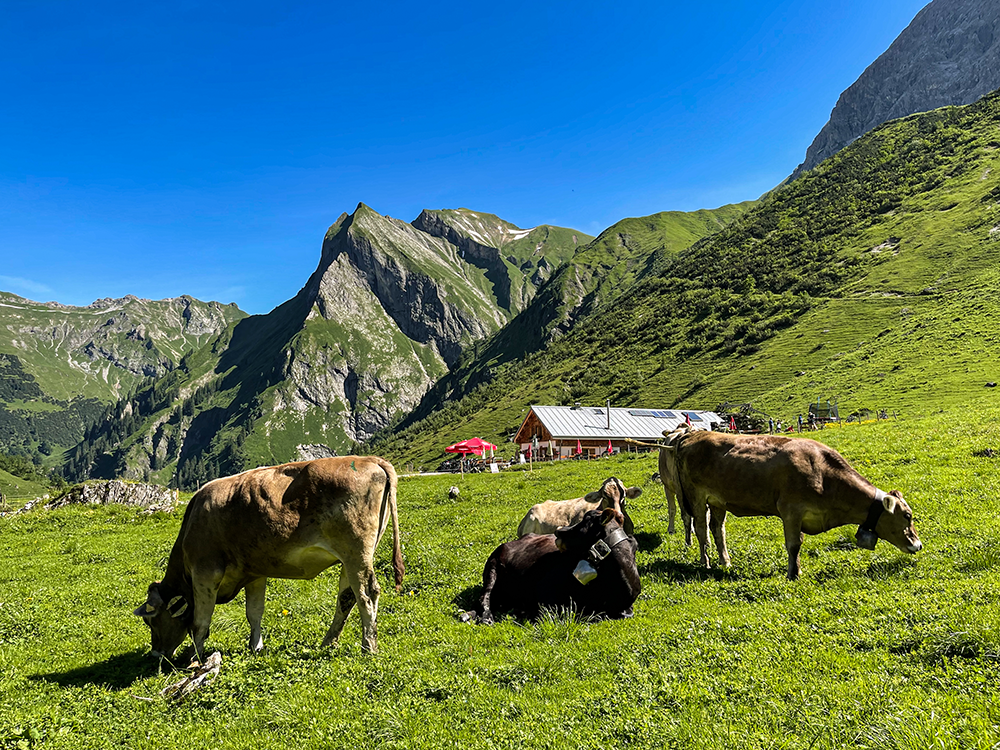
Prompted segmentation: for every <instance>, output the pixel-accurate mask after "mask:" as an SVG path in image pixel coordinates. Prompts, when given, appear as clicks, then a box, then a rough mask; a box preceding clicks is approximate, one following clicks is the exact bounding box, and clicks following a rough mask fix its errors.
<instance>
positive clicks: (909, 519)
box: [856, 490, 924, 555]
mask: <svg viewBox="0 0 1000 750" xmlns="http://www.w3.org/2000/svg"><path fill="white" fill-rule="evenodd" d="M856 536H857V540H858V546H860V547H863V548H865V549H875V544H876V542H877V541H878V540H879V539H885V540H886V541H887V542H889V543H890V544H894V545H895V546H896V547H898V548H899V549H901V550H902V551H903V552H908V553H910V554H911V555H912V554H915V553H917V552H919V551H920V550H921V549H923V546H924V545H923V543H921V541H920V539H919V538H918V537H917V531H916V529H914V528H913V511H912V510H910V506H909V505H907V504H906V501H905V500H903V495H902V494H901V493H900V492H899V490H893V491H892V492H889V493H885V492H881V491H879V492H878V494H877V499H876V500H875V501H874V502H873V503H872V505H871V508H870V510H869V513H868V519H867V520H866V521H865V522H864V523H863V524H862V525H861V527H860V528H859V529H858V533H857V535H856Z"/></svg>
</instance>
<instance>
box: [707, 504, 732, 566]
mask: <svg viewBox="0 0 1000 750" xmlns="http://www.w3.org/2000/svg"><path fill="white" fill-rule="evenodd" d="M708 513H709V526H710V527H711V529H712V536H713V537H714V538H715V550H716V552H718V553H719V565H721V566H722V567H723V568H728V567H729V564H730V560H729V548H728V547H726V509H725V508H709V510H708Z"/></svg>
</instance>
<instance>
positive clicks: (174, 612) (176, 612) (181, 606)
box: [167, 596, 188, 617]
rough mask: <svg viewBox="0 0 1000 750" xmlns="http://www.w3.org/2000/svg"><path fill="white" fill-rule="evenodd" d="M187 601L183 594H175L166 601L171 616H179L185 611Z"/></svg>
mask: <svg viewBox="0 0 1000 750" xmlns="http://www.w3.org/2000/svg"><path fill="white" fill-rule="evenodd" d="M187 608H188V603H187V600H186V599H185V598H184V597H183V596H175V597H174V598H173V599H171V600H170V601H169V602H168V603H167V611H168V612H170V616H171V617H180V616H181V615H183V614H184V613H185V612H187Z"/></svg>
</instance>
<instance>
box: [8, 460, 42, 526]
mask: <svg viewBox="0 0 1000 750" xmlns="http://www.w3.org/2000/svg"><path fill="white" fill-rule="evenodd" d="M51 493H52V488H51V487H49V486H48V485H46V484H44V483H42V482H37V481H33V480H30V479H22V478H21V477H16V476H14V475H13V474H9V473H8V472H6V471H4V470H3V469H0V495H3V496H4V499H5V500H6V502H7V505H8V506H9V507H11V508H20V507H21V506H22V505H24V504H25V503H26V502H28V500H32V499H34V498H36V497H41V496H42V495H46V494H51ZM0 510H4V508H0ZM0 523H2V522H0ZM0 528H2V527H0Z"/></svg>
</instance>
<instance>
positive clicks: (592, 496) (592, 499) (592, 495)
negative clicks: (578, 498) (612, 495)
mask: <svg viewBox="0 0 1000 750" xmlns="http://www.w3.org/2000/svg"><path fill="white" fill-rule="evenodd" d="M583 499H584V500H586V501H587V502H588V503H596V502H599V501H600V499H601V491H600V490H597V491H596V492H588V493H587V494H586V495H584V496H583Z"/></svg>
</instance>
